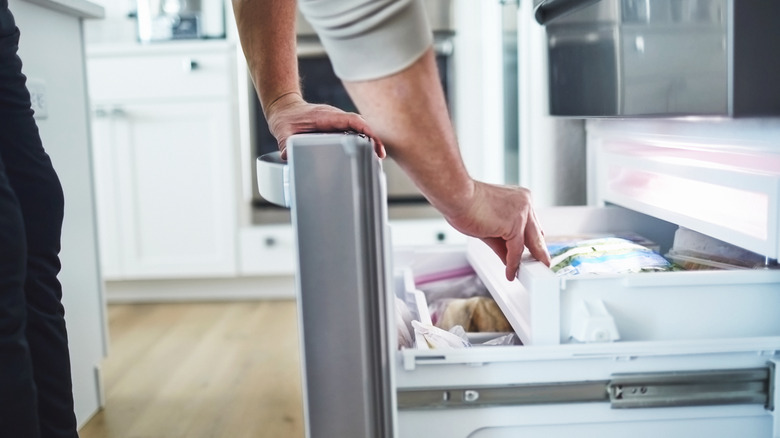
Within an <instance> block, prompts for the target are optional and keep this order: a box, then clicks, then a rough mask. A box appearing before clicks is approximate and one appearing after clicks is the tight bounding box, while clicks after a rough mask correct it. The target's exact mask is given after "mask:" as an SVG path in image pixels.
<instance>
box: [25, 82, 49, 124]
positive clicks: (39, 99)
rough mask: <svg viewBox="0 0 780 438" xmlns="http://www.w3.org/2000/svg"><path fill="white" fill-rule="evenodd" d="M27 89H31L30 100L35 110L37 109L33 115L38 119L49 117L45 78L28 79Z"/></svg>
mask: <svg viewBox="0 0 780 438" xmlns="http://www.w3.org/2000/svg"><path fill="white" fill-rule="evenodd" d="M27 89H28V90H29V91H30V102H31V103H32V109H33V111H35V114H34V116H33V117H35V118H36V119H45V118H47V117H49V110H48V106H49V105H48V95H47V94H46V82H44V81H43V79H28V80H27Z"/></svg>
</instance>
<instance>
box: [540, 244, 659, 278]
mask: <svg viewBox="0 0 780 438" xmlns="http://www.w3.org/2000/svg"><path fill="white" fill-rule="evenodd" d="M635 240H636V239H634V240H630V239H627V238H623V237H600V238H592V239H584V240H576V239H575V240H571V239H560V238H549V239H548V250H549V252H550V257H551V258H552V261H551V263H550V269H552V271H553V272H555V273H556V275H559V276H571V275H580V274H625V273H638V272H657V271H670V270H673V269H674V267H673V265H672V264H671V263H670V262H669V261H668V260H666V259H665V258H664V257H663V256H662V255H661V254H659V253H658V252H656V251H653V250H652V249H650V248H648V247H647V246H645V245H642V244H639V243H636V241H635Z"/></svg>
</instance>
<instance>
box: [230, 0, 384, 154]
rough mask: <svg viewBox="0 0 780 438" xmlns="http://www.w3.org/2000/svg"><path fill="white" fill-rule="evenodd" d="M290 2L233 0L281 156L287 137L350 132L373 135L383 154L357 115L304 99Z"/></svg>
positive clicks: (249, 63)
mask: <svg viewBox="0 0 780 438" xmlns="http://www.w3.org/2000/svg"><path fill="white" fill-rule="evenodd" d="M295 5H296V2H295V0H282V1H278V0H233V11H234V15H235V19H236V26H237V28H238V34H239V38H240V40H241V47H242V49H243V51H244V56H245V57H246V60H247V66H248V68H249V74H250V76H251V77H252V82H253V83H254V85H255V90H257V94H258V97H259V98H260V104H261V106H262V108H263V113H264V115H265V117H266V120H267V121H268V126H269V129H270V131H271V134H273V135H274V137H276V139H277V141H278V142H279V149H280V150H281V151H282V157H286V153H285V147H286V141H287V138H288V137H289V136H290V135H293V134H297V133H302V132H323V131H355V132H360V133H364V134H367V135H368V136H370V137H372V138H373V139H374V141H375V144H376V150H377V155H379V156H380V157H382V158H384V156H385V150H384V146H383V145H382V142H381V141H379V139H378V137H377V136H376V135H374V133H373V131H372V130H371V128H370V127H369V126H368V124H367V123H366V122H365V120H364V119H363V118H362V117H361V116H359V115H357V114H353V113H345V112H343V111H341V110H339V109H337V108H334V107H331V106H328V105H313V104H309V103H307V102H305V101H304V100H303V97H302V95H301V88H300V77H299V75H298V58H297V53H296V42H295V40H296V35H295V15H296V6H295Z"/></svg>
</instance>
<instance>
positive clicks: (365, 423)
mask: <svg viewBox="0 0 780 438" xmlns="http://www.w3.org/2000/svg"><path fill="white" fill-rule="evenodd" d="M623 122H624V121H611V122H602V123H598V124H595V125H594V126H593V129H591V130H590V136H591V137H590V139H589V145H592V146H593V149H592V156H591V157H590V158H591V159H592V160H593V161H594V162H596V163H597V169H598V172H597V173H598V175H597V176H596V178H595V181H594V186H595V187H596V188H597V189H596V191H597V192H598V197H599V198H600V199H601V200H602V203H601V204H599V205H593V206H582V207H557V208H550V209H543V210H538V211H537V216H538V217H539V219H540V221H541V222H542V224H544V227H545V232H546V235H547V236H554V235H561V234H563V235H571V234H581V233H605V232H625V231H632V232H636V233H639V234H641V235H643V236H645V237H647V238H650V239H651V240H653V241H655V242H657V243H658V245H659V246H660V248H661V251H662V252H665V251H666V250H668V249H669V247H670V246H671V245H672V242H673V235H674V233H675V230H676V229H677V226H678V224H680V223H683V224H685V225H686V226H687V227H690V228H691V229H695V230H701V231H706V232H708V233H710V234H713V235H719V236H721V237H723V238H724V239H725V240H727V241H730V242H732V243H734V244H738V245H741V246H743V247H746V248H750V249H754V250H761V251H762V253H763V254H765V255H766V256H767V257H768V258H770V259H776V258H777V256H778V254H780V222H778V217H780V203H778V202H779V201H780V166H778V165H777V163H778V162H780V152H779V151H777V150H776V145H774V148H773V146H772V145H767V144H765V143H763V142H762V140H761V139H760V138H750V137H749V136H748V137H745V136H742V135H739V133H740V132H742V131H750V130H751V128H755V127H756V126H755V125H752V124H751V123H747V124H746V122H740V123H738V124H737V125H736V126H731V125H726V127H722V126H721V127H719V128H718V127H715V128H713V127H703V128H697V125H696V124H690V123H688V124H685V123H684V122H669V121H659V122H654V123H657V124H658V125H657V126H656V125H655V124H652V125H649V126H645V125H642V124H641V123H640V124H639V126H636V125H634V124H631V123H629V124H628V125H625V124H624V123H623ZM679 123H683V124H679ZM760 127H762V128H765V130H766V132H767V133H768V134H770V135H771V134H776V133H779V132H780V122H776V123H772V122H764V124H762V125H760ZM708 128H709V129H708ZM712 129H715V130H721V131H724V133H725V132H731V138H730V139H729V141H726V142H725V143H726V144H725V145H716V146H721V147H716V148H715V150H707V148H702V147H700V146H702V145H706V144H708V142H709V140H710V138H709V137H707V135H706V132H707V131H710V130H712ZM702 131H703V132H704V134H702ZM632 132H634V133H636V135H633V136H631V135H630V133H632ZM656 132H658V133H660V135H655V133H656ZM627 135H628V136H629V139H630V141H626V136H627ZM670 136H671V140H670V141H669V142H668V143H665V144H659V138H661V139H662V138H666V139H669V138H670ZM678 137H679V138H678ZM726 137H728V136H726ZM683 138H684V139H686V140H687V141H685V142H678V141H679V140H680V139H683ZM736 138H741V139H742V143H741V145H740V147H739V148H735V147H734V146H733V142H734V141H736V140H735V139H736ZM289 141H290V144H289V145H290V149H289V151H290V161H289V164H288V165H286V167H284V166H285V165H283V164H280V163H279V162H275V160H261V161H259V162H258V166H259V167H260V169H261V172H265V170H267V169H266V166H267V165H271V166H273V167H274V168H275V169H274V171H275V172H277V176H281V177H282V178H283V179H284V178H286V180H287V181H288V185H287V190H288V192H289V193H287V196H289V197H288V198H285V197H284V195H283V194H282V193H279V191H284V190H285V185H284V184H278V181H277V184H272V185H268V184H267V183H264V182H262V181H260V187H261V190H262V191H263V193H268V198H269V199H289V203H290V206H291V209H292V214H293V224H294V226H295V230H296V241H297V248H298V272H299V275H298V276H297V277H296V281H297V289H298V290H297V293H298V295H297V299H298V305H299V315H300V321H301V346H302V363H303V364H304V369H303V374H304V378H303V382H304V411H305V419H306V425H307V436H308V437H312V438H315V437H331V436H344V437H393V436H396V437H418V436H431V437H493V438H496V437H501V438H506V437H515V436H524V437H545V438H549V437H570V436H575V435H586V436H600V437H620V436H625V435H626V434H629V435H634V436H648V437H655V436H669V437H689V436H708V437H734V436H750V437H763V436H766V437H778V436H780V418H778V414H777V410H776V409H775V407H776V406H777V403H778V402H780V391H778V389H780V386H779V385H780V384H778V379H777V378H776V365H777V362H778V360H779V359H780V321H778V319H777V318H776V315H777V314H778V313H780V295H778V293H780V270H777V269H770V266H769V265H772V262H771V261H769V262H768V266H767V269H756V270H742V271H729V270H725V271H689V272H685V271H682V272H657V273H643V274H616V275H596V276H585V277H580V278H561V277H558V276H556V275H555V274H553V273H552V272H551V271H550V270H549V269H548V268H547V267H545V266H543V265H542V264H541V263H539V262H536V261H533V260H531V259H529V258H526V259H525V260H524V261H523V264H522V265H521V270H520V272H519V275H518V279H517V280H515V281H512V282H508V281H506V279H505V278H504V275H503V273H504V267H503V265H502V263H501V262H500V260H499V259H498V258H497V257H496V256H495V255H494V254H493V253H492V251H491V250H490V249H489V248H488V247H487V246H486V245H485V244H483V243H482V242H480V241H478V240H471V241H469V243H468V244H467V245H466V246H465V247H463V246H435V247H398V248H391V247H390V245H389V244H388V242H390V236H391V234H392V232H393V229H392V227H391V226H388V221H387V203H386V201H385V199H386V198H385V193H384V190H385V189H386V187H385V185H384V175H383V173H382V168H381V163H380V161H379V160H377V159H376V158H375V156H374V154H373V151H372V148H371V146H370V143H369V142H368V141H367V140H365V139H362V138H360V137H359V136H355V135H341V134H308V135H302V136H294V137H292V138H290V140H289ZM698 143H701V144H698ZM675 144H676V145H677V146H674V145H675ZM648 148H658V149H657V150H653V151H648ZM729 149H731V150H729ZM745 150H752V151H753V152H751V153H749V154H748V156H749V157H750V156H752V157H753V158H752V159H749V158H746V157H744V156H743V157H742V159H741V160H729V158H735V157H736V156H739V155H741V154H742V153H744V152H745ZM653 152H659V153H661V154H660V155H656V154H654V153H653ZM733 153H736V154H737V155H730V154H733ZM723 154H725V156H724V155H723ZM715 163H720V164H721V165H720V166H716V165H714V164H715ZM280 165H281V166H283V167H279V166H280ZM643 172H645V173H650V174H652V175H655V176H652V175H651V176H648V175H647V174H643ZM285 175H286V176H285ZM632 176H634V177H635V178H632ZM666 178H668V179H669V181H675V182H677V181H681V180H682V181H684V180H688V182H687V183H686V182H683V183H682V184H679V185H676V186H674V185H673V186H668V185H666V186H665V185H664V184H663V183H661V184H656V183H658V182H660V181H663V180H664V179H666ZM626 181H634V184H625V182H626ZM648 181H650V182H651V184H650V185H649V186H645V185H644V183H645V182H648ZM702 184H703V185H705V186H706V185H707V184H711V185H715V184H718V185H720V187H719V190H718V189H717V188H715V190H716V191H718V192H719V193H721V194H723V195H725V196H726V198H723V197H712V196H705V197H703V198H701V199H700V200H699V204H698V205H699V206H700V207H706V208H705V211H710V212H712V211H718V209H719V208H720V207H718V205H719V204H721V200H723V199H729V200H730V201H733V200H734V199H732V198H728V196H731V194H733V193H735V192H734V190H739V191H741V195H742V197H747V198H750V199H751V200H753V201H756V202H758V203H757V204H753V205H752V206H751V208H752V207H756V206H759V205H761V202H762V200H764V201H766V208H765V209H763V210H755V209H751V213H752V217H753V218H754V219H753V220H752V224H753V225H756V224H758V227H757V228H753V227H752V226H751V227H750V228H749V229H751V230H752V231H751V232H748V233H744V231H745V230H744V229H743V225H744V224H743V222H742V221H743V219H744V218H747V217H748V216H750V215H739V214H737V215H736V216H724V215H722V214H715V215H698V216H697V215H695V214H694V215H693V216H692V217H689V216H690V215H688V214H687V213H686V211H685V207H684V204H685V200H686V196H688V195H695V194H696V193H697V190H698V189H699V188H700V187H702V186H703V185H702ZM623 187H628V188H629V189H634V190H630V191H631V192H632V193H633V194H634V196H633V197H632V198H631V201H629V200H627V198H626V197H624V196H623V194H622V192H623V191H625V190H622V189H621V188H623ZM652 188H661V190H662V192H661V193H660V194H661V195H663V196H660V197H659V196H653V193H652ZM266 190H270V191H276V192H277V193H269V192H266ZM677 193H681V195H679V196H675V194H677ZM655 194H656V195H658V194H659V193H655ZM735 199H739V198H735ZM680 200H682V202H680ZM604 204H617V205H609V206H604ZM626 206H628V207H630V208H626ZM681 206H682V207H681ZM756 216H757V217H756ZM732 217H735V218H736V219H735V220H733V221H732V220H729V219H730V218H732ZM740 230H742V231H743V232H740ZM756 236H762V237H761V238H759V239H756ZM463 269H473V270H474V271H475V272H476V273H477V275H478V276H479V278H480V279H481V281H482V282H484V284H485V285H486V287H487V288H488V289H489V290H490V293H491V295H492V296H493V297H494V298H495V300H496V301H497V303H498V304H499V306H500V307H501V309H502V311H503V313H504V314H505V315H506V316H507V318H508V319H509V321H510V323H511V325H512V329H513V330H514V332H515V333H516V334H517V336H518V337H519V338H520V339H521V340H522V343H523V344H524V345H505V346H475V347H472V348H464V349H454V348H453V349H431V348H429V347H428V345H427V343H426V342H425V341H423V340H421V339H419V338H418V339H417V341H416V344H415V346H414V347H413V348H404V349H400V350H399V349H397V331H396V327H397V326H396V319H395V313H394V309H395V306H397V305H398V303H397V301H396V300H401V301H403V302H404V303H407V304H408V305H409V306H410V308H411V309H414V317H415V318H416V319H419V320H420V321H425V320H426V319H427V318H430V315H429V314H428V310H427V306H426V305H425V303H424V298H421V294H420V293H419V291H418V290H417V288H418V286H417V283H416V279H420V278H423V277H426V276H427V277H430V276H432V275H442V273H446V272H453V271H459V270H463ZM581 309H586V311H584V312H583V311H581ZM587 309H591V311H587ZM593 309H600V310H597V311H593ZM605 319H609V320H610V321H611V322H612V323H613V324H604V320H605ZM582 327H584V328H582ZM610 330H614V331H615V333H610V332H609V331H610ZM605 331H606V332H605ZM577 332H582V333H586V334H587V333H590V335H586V336H584V337H583V338H580V339H581V340H576V338H572V336H573V335H574V334H575V333H577ZM609 339H619V341H616V342H606V341H605V340H609Z"/></svg>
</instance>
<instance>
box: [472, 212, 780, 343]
mask: <svg viewBox="0 0 780 438" xmlns="http://www.w3.org/2000/svg"><path fill="white" fill-rule="evenodd" d="M537 216H538V217H539V220H540V221H541V223H542V224H543V226H544V229H545V233H546V235H547V236H556V235H572V234H589V233H593V234H598V233H620V232H627V231H631V232H635V233H638V234H640V235H642V236H644V237H647V238H649V239H651V240H653V241H655V242H657V243H658V244H659V246H660V252H661V253H662V254H665V253H666V252H667V251H668V250H669V248H670V247H671V244H672V240H673V237H674V233H675V231H676V230H677V228H678V227H677V226H676V225H674V224H671V223H668V222H664V221H661V220H658V219H655V218H653V217H650V216H646V215H643V214H641V213H637V212H634V211H631V210H627V209H623V208H620V207H602V208H599V207H557V208H551V209H545V210H539V211H537ZM467 253H468V259H469V261H470V262H471V264H472V266H473V267H474V268H475V270H476V271H477V272H478V273H479V274H480V277H481V278H482V279H483V281H485V283H486V285H487V286H488V288H489V289H490V291H491V293H492V294H493V296H494V297H495V299H496V301H497V302H498V304H499V305H500V306H501V308H502V310H503V311H504V313H505V314H506V315H507V318H508V319H509V320H510V322H511V323H512V326H513V328H514V329H515V331H516V333H517V334H518V336H519V337H520V339H521V340H522V342H523V344H525V345H556V344H562V343H572V342H603V341H610V340H620V341H662V340H681V339H724V338H737V337H758V336H778V335H780V319H779V318H777V315H778V314H780V271H778V270H769V269H766V270H738V271H737V270H721V271H675V272H651V273H637V274H621V275H585V274H583V275H579V276H571V277H566V276H559V275H556V274H555V273H553V272H552V271H551V270H550V269H549V268H547V267H546V266H544V265H543V264H541V263H540V262H537V261H535V260H532V259H530V258H528V257H526V258H524V260H523V263H522V265H521V269H520V272H519V274H518V278H519V281H515V282H507V281H506V280H505V279H504V278H503V275H502V274H503V266H501V263H500V262H498V260H497V259H496V257H495V256H493V254H492V251H491V250H490V249H488V248H487V247H486V246H485V245H484V244H482V243H481V242H478V241H473V242H470V243H469V245H468V251H467Z"/></svg>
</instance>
